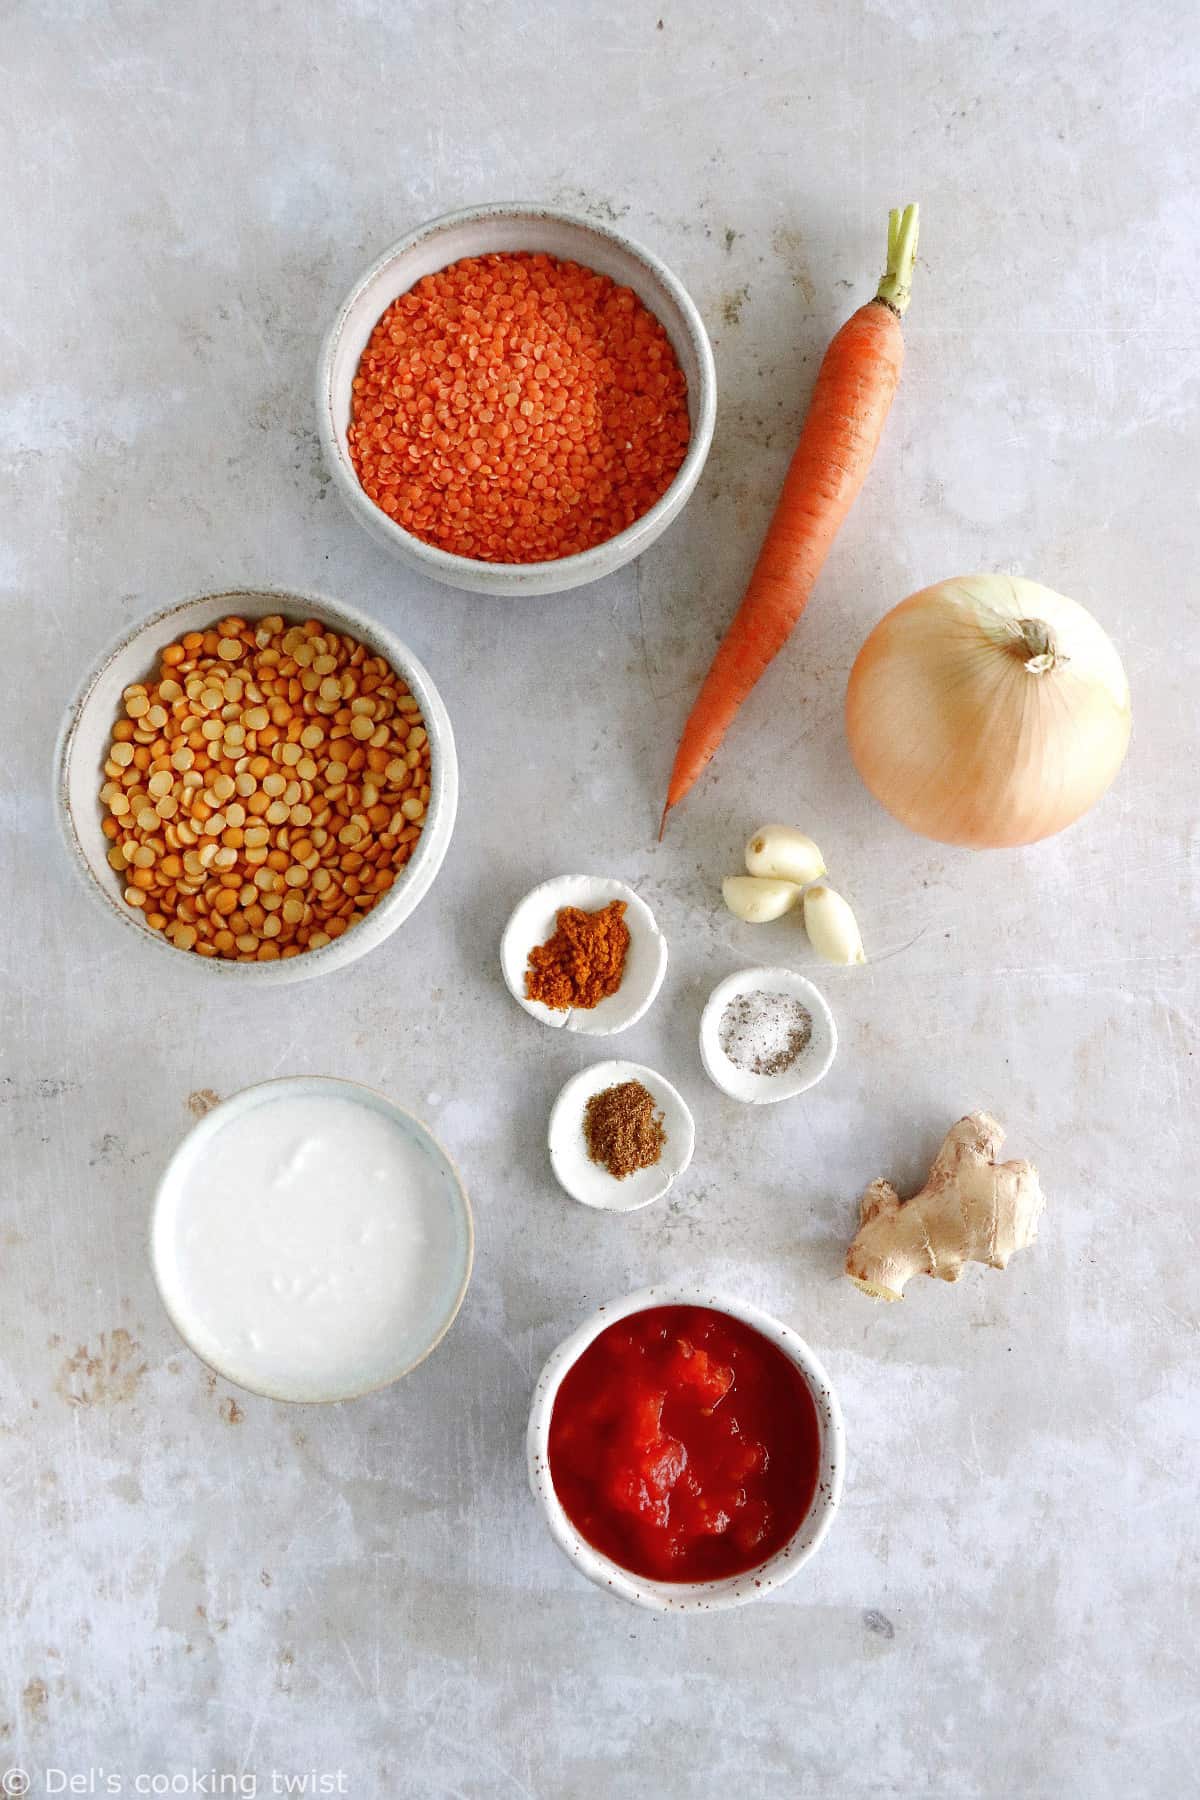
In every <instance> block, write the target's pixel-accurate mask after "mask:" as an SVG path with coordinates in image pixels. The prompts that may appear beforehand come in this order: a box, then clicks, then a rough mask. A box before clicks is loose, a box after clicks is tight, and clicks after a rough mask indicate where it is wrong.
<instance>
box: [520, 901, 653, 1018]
mask: <svg viewBox="0 0 1200 1800" xmlns="http://www.w3.org/2000/svg"><path fill="white" fill-rule="evenodd" d="M554 924H555V931H554V936H553V937H552V938H550V939H549V941H548V942H547V943H544V944H539V945H538V946H537V948H536V949H535V950H531V951H530V952H529V967H528V969H527V970H526V973H525V993H526V997H527V998H528V999H530V1000H540V1001H541V1003H542V1005H543V1006H549V1007H552V1008H553V1009H554V1011H556V1012H561V1011H564V1010H565V1009H566V1008H567V1007H569V1006H577V1007H581V1008H583V1009H584V1010H586V1011H590V1010H591V1008H592V1007H593V1006H599V1004H600V1002H601V1000H607V999H608V996H609V995H610V994H615V993H616V991H617V989H618V988H619V987H620V985H621V977H622V975H623V974H624V973H625V958H626V955H627V954H628V951H629V927H628V925H627V924H626V923H625V902H624V900H611V901H610V902H609V904H608V905H607V906H605V907H602V908H601V910H600V911H599V912H594V913H589V912H584V911H583V910H582V908H581V907H578V906H563V907H560V908H559V911H558V915H557V917H556V919H555V921H554Z"/></svg>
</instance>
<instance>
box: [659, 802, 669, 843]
mask: <svg viewBox="0 0 1200 1800" xmlns="http://www.w3.org/2000/svg"><path fill="white" fill-rule="evenodd" d="M670 810H671V802H670V801H669V800H668V801H667V804H666V805H665V806H664V807H663V816H662V823H661V824H660V825H659V828H658V841H659V843H660V844H661V843H662V841H663V833H664V832H665V831H666V829H667V814H668V813H669V812H670Z"/></svg>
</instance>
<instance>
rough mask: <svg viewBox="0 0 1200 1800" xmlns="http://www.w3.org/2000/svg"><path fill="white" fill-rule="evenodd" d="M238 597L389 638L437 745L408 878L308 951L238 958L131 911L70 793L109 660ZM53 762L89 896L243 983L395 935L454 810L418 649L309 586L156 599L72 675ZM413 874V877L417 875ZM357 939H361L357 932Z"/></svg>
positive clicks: (61, 815) (448, 732)
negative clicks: (105, 874) (83, 732)
mask: <svg viewBox="0 0 1200 1800" xmlns="http://www.w3.org/2000/svg"><path fill="white" fill-rule="evenodd" d="M239 601H241V602H243V603H245V602H247V601H249V602H252V603H254V602H259V601H261V602H264V603H267V604H268V605H275V604H277V606H278V610H279V611H280V612H281V613H283V614H284V615H287V614H288V613H298V612H304V613H305V616H306V617H313V618H321V617H322V615H324V617H325V618H326V619H327V620H328V621H329V622H330V623H332V624H334V625H336V626H337V628H338V629H339V630H345V631H347V632H349V633H350V634H351V635H355V636H358V637H359V638H360V641H361V639H362V637H363V634H364V633H365V634H366V640H367V641H370V640H371V639H372V638H373V639H375V640H376V641H377V642H378V643H379V644H380V645H381V646H386V654H387V656H388V660H389V662H391V663H392V665H393V667H394V668H395V669H396V672H397V673H398V674H399V675H401V676H402V677H403V678H404V680H405V681H406V682H407V683H408V684H409V686H410V688H411V690H412V692H413V693H414V694H415V695H416V697H417V698H418V700H419V701H420V702H421V713H422V718H423V719H424V721H425V727H426V730H427V731H428V733H429V740H430V743H431V745H432V746H433V750H434V755H433V758H432V762H431V770H432V778H431V780H430V788H431V793H430V802H429V806H428V808H427V809H426V824H425V829H424V830H423V831H422V832H421V835H420V837H419V838H418V839H417V849H416V852H415V854H414V855H413V856H412V857H410V859H409V861H408V863H407V864H406V865H405V878H404V879H401V880H400V881H398V882H396V884H395V885H394V886H393V887H392V888H390V889H389V890H388V892H387V894H386V895H385V897H384V898H383V899H382V900H380V901H378V902H377V903H376V905H375V906H373V907H372V908H371V911H370V913H369V914H367V915H366V916H365V917H364V919H363V920H362V922H361V924H359V925H357V926H355V927H354V928H353V929H352V930H350V931H347V932H345V933H344V934H343V935H342V936H341V937H340V938H335V939H333V941H332V942H330V943H328V944H324V945H322V946H321V948H320V949H319V950H307V951H305V952H304V954H303V955H302V956H293V957H289V958H288V959H287V961H286V962H285V961H283V960H280V961H278V962H266V963H258V962H255V963H241V962H236V961H229V960H227V959H225V958H224V957H204V956H185V955H184V954H183V953H182V952H180V951H178V950H176V949H175V947H174V945H173V944H171V943H169V942H168V941H167V940H166V939H165V938H164V937H163V936H162V934H161V933H160V932H155V931H151V930H150V929H149V927H148V926H146V925H144V924H142V923H141V922H140V921H139V920H138V919H137V918H136V917H135V916H134V913H133V909H132V908H130V907H127V906H123V905H121V904H120V903H119V902H118V901H117V899H116V898H115V896H114V895H113V894H112V893H110V892H109V890H108V889H107V888H106V887H105V886H104V885H103V884H102V883H101V882H100V880H99V879H98V878H97V876H96V873H95V871H94V870H93V868H92V864H91V860H90V858H89V857H88V854H87V852H86V850H85V849H84V847H83V843H82V841H81V840H80V837H79V833H78V831H77V830H76V826H75V818H74V813H73V810H72V807H71V801H70V779H69V776H70V766H71V756H72V753H73V750H74V747H75V742H76V739H77V737H78V734H79V729H80V726H81V724H82V721H83V716H84V712H85V710H86V708H87V706H88V705H89V703H90V702H91V700H92V697H93V694H94V692H95V689H96V687H97V685H98V683H99V682H100V680H101V678H102V677H103V675H104V674H105V672H106V671H107V670H108V668H109V667H110V666H111V664H112V663H113V662H115V660H116V659H117V657H119V656H121V655H122V654H123V653H124V652H125V651H126V650H128V649H129V648H130V647H131V646H132V645H133V644H135V643H136V642H137V640H138V639H139V638H140V637H142V636H143V635H148V634H150V633H152V632H155V631H157V630H158V629H159V628H160V627H162V626H164V625H166V624H167V622H168V621H169V620H170V619H171V618H173V617H174V616H175V615H177V614H179V613H183V612H186V611H188V610H189V609H190V608H192V607H194V606H198V605H200V604H202V603H203V604H205V605H208V604H210V603H211V606H212V610H213V616H214V618H219V617H220V616H222V612H226V613H227V612H233V611H236V610H239V609H238V608H237V606H236V603H237V602H239ZM226 603H228V604H226ZM53 769H54V776H53V779H54V813H55V818H56V820H57V824H58V835H59V839H60V841H61V842H62V844H63V846H64V847H65V849H66V852H67V859H68V861H69V862H70V864H71V866H72V868H73V869H74V870H75V873H76V875H77V876H78V877H79V879H80V881H81V882H82V883H83V886H84V890H85V892H86V893H87V894H88V896H89V898H90V899H91V900H92V902H93V904H94V905H96V906H98V907H99V909H100V911H101V912H102V913H103V914H104V916H105V917H106V918H108V919H110V920H115V921H116V922H117V923H118V924H119V925H121V926H122V927H123V928H124V929H126V930H128V931H132V932H133V933H134V934H135V935H136V937H137V939H138V940H139V941H140V942H142V943H148V944H152V945H155V946H156V947H157V950H158V951H159V952H160V953H162V954H170V955H172V956H174V957H175V959H176V965H177V966H180V967H181V968H182V967H187V968H190V967H192V966H193V965H199V966H200V967H202V968H203V969H204V970H205V971H209V972H214V971H215V972H217V973H219V974H220V975H222V976H223V978H224V979H226V980H229V979H233V980H236V981H240V982H242V983H243V984H245V983H247V982H259V983H263V982H273V983H275V984H277V985H282V984H283V983H284V982H294V981H306V980H309V979H311V978H313V977H314V976H317V975H325V974H329V973H331V972H332V971H333V970H334V969H338V968H343V967H345V966H346V965H348V964H349V963H351V962H357V960H358V959H359V958H360V957H361V956H365V955H366V954H367V953H368V951H370V950H373V949H375V948H377V947H378V945H379V944H381V943H383V942H384V940H385V939H386V938H388V937H390V936H391V934H392V932H393V931H396V930H398V929H399V927H400V926H401V925H402V924H403V923H404V920H405V919H406V918H408V917H409V916H410V914H411V913H413V912H414V911H415V910H416V908H417V906H419V905H420V903H421V901H422V900H423V899H424V898H425V895H426V894H427V893H428V891H429V888H430V887H431V886H432V885H433V882H434V880H435V879H436V877H437V875H438V872H439V870H440V868H441V866H442V863H443V861H444V860H445V856H446V852H447V850H448V849H449V847H450V840H451V838H452V836H453V834H454V824H455V820H456V818H457V814H458V753H457V748H456V745H455V741H454V729H453V726H452V725H451V723H450V715H449V712H448V711H447V708H446V704H445V702H444V700H443V699H442V697H441V693H440V691H439V690H438V688H437V686H436V684H435V682H434V680H433V677H432V676H431V675H430V673H429V671H428V669H427V668H426V667H425V665H424V663H423V662H422V661H421V660H420V658H419V657H418V656H416V655H415V654H414V653H413V651H412V650H410V649H409V647H408V645H407V644H405V643H404V641H403V639H401V638H399V637H397V636H396V634H395V633H394V632H393V631H391V630H390V629H389V627H388V626H386V625H384V624H381V623H380V622H379V621H377V620H376V619H374V618H372V617H371V615H370V614H368V613H365V612H363V611H361V610H360V609H359V608H358V607H355V606H350V605H347V604H346V603H345V602H344V601H341V600H333V599H331V598H330V597H329V596H328V595H326V594H323V593H319V592H316V591H314V590H312V589H300V588H282V587H274V586H270V585H263V584H247V585H246V586H243V587H231V588H223V589H221V590H219V591H215V592H207V591H206V592H201V593H196V594H189V595H187V596H186V597H185V598H184V599H181V600H173V601H170V602H168V603H166V604H165V605H163V606H159V607H156V608H155V610H154V611H153V612H151V613H148V614H146V615H145V616H143V617H142V618H140V619H138V620H137V621H135V623H134V624H132V625H130V626H127V627H126V628H125V629H124V630H123V631H121V632H120V633H119V634H118V635H117V636H116V637H114V638H112V639H110V640H109V642H108V643H107V644H106V645H105V647H104V648H103V649H102V650H101V651H100V653H99V654H98V655H97V656H96V657H95V658H94V659H93V660H92V662H91V663H90V665H89V666H88V668H87V671H86V672H85V674H84V675H83V676H82V678H81V679H80V681H79V682H78V683H77V684H76V686H75V688H74V690H73V692H72V694H71V697H70V699H69V701H68V703H67V706H66V710H65V711H64V713H63V717H62V721H61V723H60V725H59V728H58V734H57V737H56V739H55V744H54V755H53ZM96 804H97V806H99V804H100V802H99V798H98V795H97V801H96ZM413 877H416V878H417V879H416V880H414V879H413ZM414 887H416V888H417V893H416V898H415V899H414V898H412V890H413V888H414ZM392 913H395V914H396V917H395V918H394V919H391V920H390V922H389V918H390V915H391V914H392ZM376 915H378V916H376ZM373 919H374V921H375V929H374V930H372V931H367V932H366V936H365V938H359V937H358V933H359V932H360V931H364V930H365V929H366V927H367V926H368V925H369V924H370V922H371V921H372V920H373ZM381 927H383V929H381ZM356 939H357V941H355V940H356ZM331 952H333V954H331Z"/></svg>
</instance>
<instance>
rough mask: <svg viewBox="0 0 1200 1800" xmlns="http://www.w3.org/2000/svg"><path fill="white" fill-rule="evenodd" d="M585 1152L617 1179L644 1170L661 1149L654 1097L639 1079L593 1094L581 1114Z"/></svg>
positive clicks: (663, 1136) (662, 1137)
mask: <svg viewBox="0 0 1200 1800" xmlns="http://www.w3.org/2000/svg"><path fill="white" fill-rule="evenodd" d="M583 1135H584V1139H585V1141H586V1143H587V1147H588V1155H589V1156H590V1157H591V1159H592V1161H593V1162H595V1163H602V1164H603V1166H604V1167H605V1168H606V1169H607V1170H608V1172H609V1174H610V1175H612V1176H613V1177H614V1178H615V1179H616V1180H617V1181H624V1179H625V1177H626V1176H627V1175H632V1174H633V1173H634V1171H635V1170H636V1169H648V1168H650V1167H651V1166H652V1165H653V1164H654V1163H656V1162H657V1161H658V1159H659V1157H660V1156H661V1155H662V1152H663V1145H664V1144H665V1143H666V1141H667V1134H666V1132H665V1131H664V1129H663V1116H662V1113H661V1112H660V1111H659V1109H658V1108H657V1106H656V1105H655V1103H654V1096H653V1094H652V1093H650V1091H649V1089H647V1088H644V1087H643V1086H642V1084H641V1082H640V1081H620V1082H618V1083H617V1085H616V1086H615V1087H610V1088H603V1089H602V1090H601V1092H600V1093H598V1094H593V1095H592V1097H591V1099H590V1100H589V1101H588V1103H587V1107H586V1109H585V1111H584V1115H583Z"/></svg>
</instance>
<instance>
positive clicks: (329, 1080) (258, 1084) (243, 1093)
mask: <svg viewBox="0 0 1200 1800" xmlns="http://www.w3.org/2000/svg"><path fill="white" fill-rule="evenodd" d="M267 1088H294V1089H296V1090H297V1091H298V1092H301V1093H311V1092H312V1091H313V1090H314V1089H322V1090H329V1089H349V1090H352V1091H355V1092H357V1093H360V1094H367V1095H369V1096H370V1099H371V1101H372V1102H377V1103H379V1104H380V1105H381V1106H382V1107H383V1109H384V1111H385V1112H387V1113H389V1114H391V1115H392V1116H393V1117H395V1118H399V1119H402V1120H403V1121H404V1122H405V1123H406V1124H407V1125H410V1126H415V1127H416V1129H417V1131H418V1132H420V1133H421V1135H422V1136H424V1137H425V1138H427V1139H428V1140H429V1142H430V1143H431V1144H432V1145H433V1147H434V1149H435V1150H436V1151H437V1152H438V1155H439V1156H440V1157H441V1158H442V1160H443V1161H444V1163H445V1164H446V1167H447V1168H448V1169H449V1171H450V1173H451V1175H452V1176H453V1177H454V1186H455V1190H456V1191H457V1194H458V1197H459V1200H460V1202H461V1204H462V1215H463V1222H464V1224H465V1225H466V1234H467V1245H466V1257H465V1259H464V1263H463V1273H462V1279H461V1281H460V1283H459V1286H458V1289H457V1291H456V1293H455V1297H454V1301H453V1304H452V1305H451V1307H450V1310H449V1312H448V1313H447V1315H446V1318H445V1320H444V1321H443V1323H442V1325H441V1326H440V1328H439V1330H438V1332H437V1335H436V1336H435V1337H434V1338H433V1339H432V1341H431V1342H430V1343H429V1345H428V1346H427V1348H426V1349H424V1350H423V1351H422V1352H421V1354H420V1356H417V1357H415V1358H414V1359H413V1361H412V1362H410V1363H408V1364H407V1365H406V1367H405V1368H403V1369H400V1370H398V1371H397V1372H396V1374H394V1375H389V1376H388V1377H387V1379H386V1380H385V1381H374V1382H371V1383H370V1384H369V1385H368V1386H367V1387H363V1388H356V1389H355V1391H354V1392H353V1393H352V1394H337V1395H309V1396H307V1397H306V1398H304V1399H298V1398H297V1397H296V1395H294V1394H275V1393H272V1392H271V1390H270V1389H269V1388H265V1387H252V1386H251V1385H250V1384H249V1383H248V1382H245V1381H239V1380H237V1379H235V1377H234V1376H232V1375H229V1374H227V1373H226V1371H225V1370H224V1369H219V1368H218V1367H217V1365H216V1364H215V1363H212V1362H210V1361H209V1360H208V1358H207V1357H206V1356H202V1355H201V1353H200V1352H199V1350H197V1349H196V1347H195V1345H194V1344H193V1343H192V1341H191V1339H190V1338H189V1337H188V1335H187V1333H186V1332H185V1330H184V1328H183V1326H182V1325H181V1324H180V1322H179V1320H178V1319H177V1318H176V1316H175V1313H174V1310H173V1309H172V1307H171V1304H170V1302H169V1300H168V1299H167V1296H166V1294H165V1293H164V1292H163V1286H162V1282H161V1280H160V1279H159V1270H158V1256H157V1252H156V1248H155V1240H156V1234H157V1228H158V1219H159V1213H160V1210H161V1208H162V1206H163V1204H164V1199H163V1197H164V1194H165V1192H166V1187H167V1183H168V1181H169V1180H170V1178H171V1174H172V1171H173V1170H174V1169H175V1167H176V1165H177V1163H178V1162H179V1160H180V1158H181V1157H182V1156H183V1153H184V1151H185V1150H186V1148H187V1146H188V1145H189V1144H190V1143H191V1142H192V1141H193V1139H194V1138H195V1137H196V1135H197V1133H198V1132H200V1131H203V1130H204V1129H205V1127H207V1126H208V1125H209V1121H210V1120H211V1119H215V1118H216V1117H217V1116H218V1115H219V1114H225V1115H226V1121H227V1122H229V1121H230V1120H231V1119H232V1118H233V1117H234V1116H236V1115H238V1114H240V1113H244V1112H247V1111H249V1110H251V1109H252V1107H253V1106H255V1105H257V1104H261V1102H260V1101H259V1100H258V1099H257V1098H252V1096H259V1095H261V1094H263V1092H264V1091H265V1090H266V1089H267ZM217 1129H219V1127H217ZM146 1251H147V1259H148V1261H149V1264H150V1274H151V1277H152V1279H153V1281H154V1288H155V1292H156V1293H157V1295H158V1298H159V1302H160V1304H161V1306H162V1309H163V1311H164V1312H165V1313H166V1315H167V1318H168V1319H169V1320H170V1323H171V1328H172V1330H173V1331H174V1332H175V1334H176V1336H177V1337H178V1338H179V1341H180V1343H181V1344H182V1345H183V1346H184V1348H185V1349H186V1350H187V1351H188V1353H189V1355H191V1356H194V1357H195V1358H196V1360H197V1362H199V1363H202V1364H203V1365H204V1367H205V1368H206V1369H211V1370H212V1372H213V1374H214V1375H216V1376H218V1377H219V1378H220V1379H221V1380H222V1381H227V1382H228V1383H229V1384H230V1386H231V1387H236V1388H240V1389H241V1391H242V1392H243V1393H245V1394H254V1395H255V1396H256V1398H258V1399H260V1400H271V1401H274V1402H275V1404H276V1405H277V1406H341V1405H342V1404H343V1403H345V1402H346V1401H350V1400H363V1399H365V1398H366V1396H367V1395H368V1394H379V1393H382V1392H383V1390H384V1389H385V1388H389V1387H393V1386H394V1385H395V1383H396V1382H398V1381H403V1380H404V1378H405V1376H406V1375H411V1374H412V1372H413V1370H414V1369H419V1368H420V1366H421V1364H422V1363H423V1362H425V1361H426V1360H427V1359H428V1358H429V1357H431V1356H432V1355H433V1353H434V1351H435V1350H436V1349H437V1347H438V1345H439V1344H440V1343H441V1342H442V1341H443V1339H444V1338H445V1337H446V1334H447V1333H448V1331H449V1330H450V1327H451V1326H452V1325H453V1324H454V1321H455V1320H456V1319H457V1318H458V1315H459V1313H460V1312H461V1311H462V1304H463V1301H464V1300H465V1299H466V1295H467V1289H468V1288H469V1287H470V1285H471V1276H472V1274H473V1272H474V1268H475V1214H474V1212H473V1210H472V1207H471V1197H470V1194H469V1193H468V1192H467V1184H466V1182H465V1181H464V1180H463V1178H462V1173H461V1171H460V1169H459V1167H458V1164H457V1163H456V1162H455V1160H454V1158H453V1157H452V1156H451V1154H450V1152H449V1151H448V1150H447V1149H446V1146H445V1145H444V1144H443V1143H442V1141H441V1139H440V1138H438V1137H436V1136H435V1135H434V1133H433V1132H432V1131H431V1130H430V1129H429V1126H428V1125H426V1123H425V1121H424V1120H423V1119H419V1118H418V1117H417V1115H416V1113H414V1112H410V1111H409V1110H408V1108H407V1107H405V1106H401V1105H400V1104H399V1103H398V1102H397V1101H395V1100H393V1099H392V1097H391V1095H390V1094H385V1093H384V1092H383V1091H382V1089H380V1088H375V1087H371V1086H370V1085H369V1084H368V1083H367V1082H365V1081H354V1080H352V1079H351V1078H350V1077H349V1076H345V1075H273V1076H270V1077H269V1078H268V1079H267V1080H266V1081H252V1082H250V1083H249V1084H248V1085H247V1086H246V1087H242V1088H237V1089H235V1091H234V1092H233V1093H232V1094H228V1095H226V1097H225V1099H224V1100H219V1101H218V1102H217V1104H216V1105H215V1106H211V1107H209V1109H208V1111H207V1112H206V1113H204V1114H203V1115H202V1116H201V1117H200V1118H199V1119H197V1120H196V1121H195V1123H194V1124H192V1125H190V1126H189V1127H188V1129H187V1130H186V1131H185V1132H184V1134H183V1136H182V1137H181V1138H180V1139H179V1141H178V1143H177V1144H176V1145H175V1147H174V1149H173V1150H172V1151H171V1153H170V1155H169V1156H168V1158H167V1161H166V1163H165V1164H164V1166H163V1170H162V1173H161V1174H160V1176H159V1178H158V1181H157V1182H156V1184H155V1188H154V1198H153V1200H152V1201H151V1203H150V1213H149V1218H148V1220H147V1223H146Z"/></svg>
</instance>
